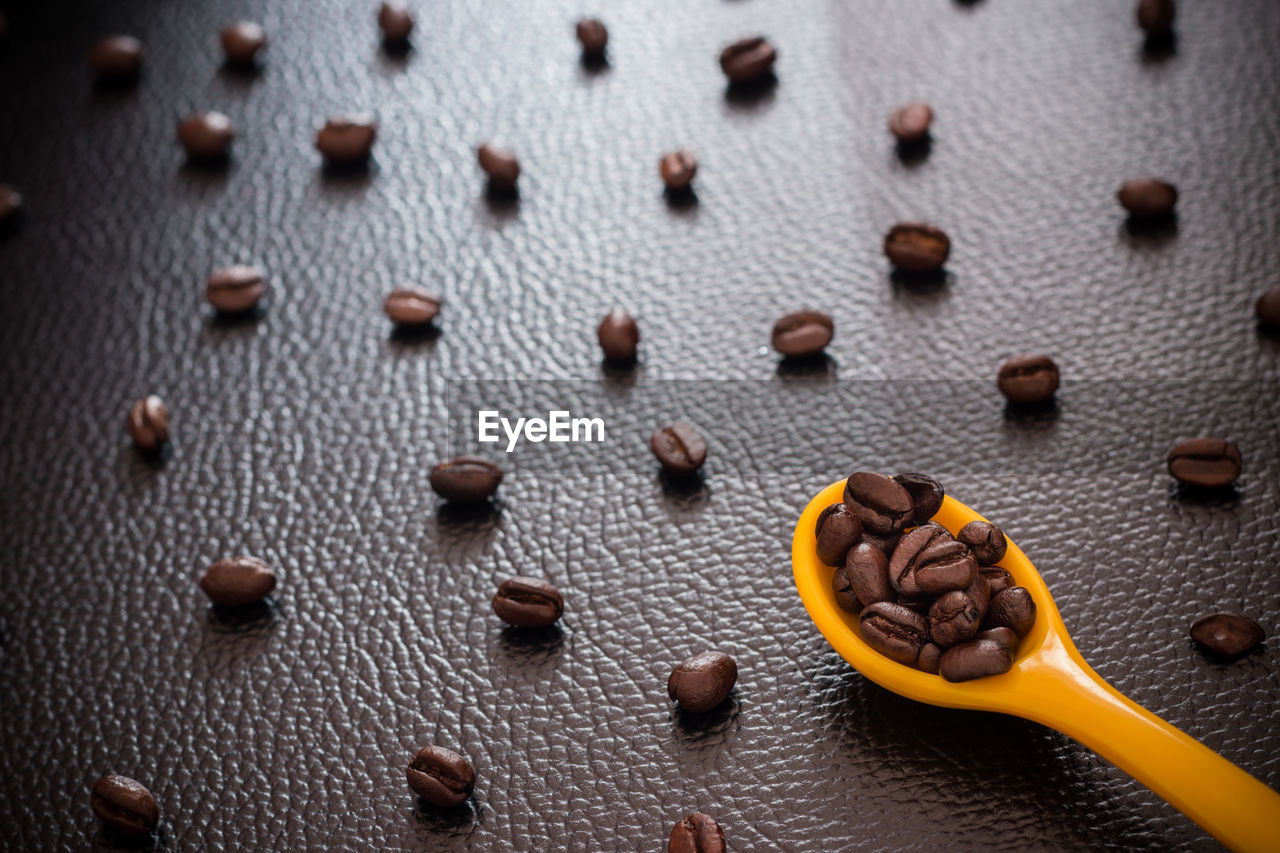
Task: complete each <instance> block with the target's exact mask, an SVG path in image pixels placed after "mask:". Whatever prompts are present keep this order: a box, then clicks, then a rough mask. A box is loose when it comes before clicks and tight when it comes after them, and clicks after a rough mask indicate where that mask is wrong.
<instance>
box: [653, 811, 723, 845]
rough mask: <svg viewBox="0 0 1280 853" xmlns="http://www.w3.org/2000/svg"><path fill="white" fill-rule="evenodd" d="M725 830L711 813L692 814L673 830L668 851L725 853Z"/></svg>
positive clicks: (668, 843)
mask: <svg viewBox="0 0 1280 853" xmlns="http://www.w3.org/2000/svg"><path fill="white" fill-rule="evenodd" d="M725 849H726V848H725V846H724V831H723V830H721V829H720V824H718V823H716V819H715V818H713V817H711V816H710V815H705V814H702V813H701V812H699V813H697V814H691V815H689V816H688V817H686V818H685V819H684V820H682V821H680V822H679V823H677V824H676V825H675V828H673V829H672V830H671V839H670V840H669V841H668V842H667V853H725Z"/></svg>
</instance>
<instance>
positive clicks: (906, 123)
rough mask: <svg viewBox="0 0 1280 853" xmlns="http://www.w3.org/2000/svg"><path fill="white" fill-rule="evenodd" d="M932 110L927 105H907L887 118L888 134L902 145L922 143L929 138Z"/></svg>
mask: <svg viewBox="0 0 1280 853" xmlns="http://www.w3.org/2000/svg"><path fill="white" fill-rule="evenodd" d="M932 123H933V110H932V109H931V108H930V107H929V105H928V104H908V105H906V106H905V107H899V108H898V109H896V110H894V111H893V114H892V115H890V116H889V132H890V133H892V134H893V135H894V136H895V137H897V139H898V141H899V142H901V143H902V144H903V145H913V144H915V143H917V142H923V141H924V140H925V139H926V138H927V137H928V136H929V125H931V124H932Z"/></svg>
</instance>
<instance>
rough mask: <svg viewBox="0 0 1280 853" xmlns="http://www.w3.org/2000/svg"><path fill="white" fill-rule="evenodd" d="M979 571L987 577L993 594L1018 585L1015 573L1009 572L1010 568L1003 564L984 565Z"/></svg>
mask: <svg viewBox="0 0 1280 853" xmlns="http://www.w3.org/2000/svg"><path fill="white" fill-rule="evenodd" d="M978 571H979V572H980V573H981V575H982V576H983V577H984V578H985V579H986V581H987V586H988V587H989V588H990V589H991V594H992V595H995V594H996V593H997V592H1000V591H1001V590H1005V589H1008V588H1009V587H1011V586H1017V584H1015V583H1014V582H1013V575H1011V574H1009V571H1008V569H1005V568H1003V567H1002V566H982V567H980V568H979V570H978Z"/></svg>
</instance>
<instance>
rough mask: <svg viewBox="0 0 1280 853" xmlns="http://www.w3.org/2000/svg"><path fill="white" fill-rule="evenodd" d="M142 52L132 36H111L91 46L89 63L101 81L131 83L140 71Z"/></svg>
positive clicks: (139, 43) (138, 42)
mask: <svg viewBox="0 0 1280 853" xmlns="http://www.w3.org/2000/svg"><path fill="white" fill-rule="evenodd" d="M142 54H143V50H142V42H140V41H138V40H137V39H136V38H134V37H133V36H111V37H109V38H104V39H103V40H102V41H100V42H98V43H97V44H95V45H94V46H93V50H92V51H91V52H90V53H89V65H90V66H91V67H92V68H93V73H94V74H96V75H97V77H98V80H99V81H100V82H102V83H132V82H133V81H135V80H137V79H138V75H139V74H140V73H141V72H142Z"/></svg>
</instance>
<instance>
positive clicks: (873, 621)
mask: <svg viewBox="0 0 1280 853" xmlns="http://www.w3.org/2000/svg"><path fill="white" fill-rule="evenodd" d="M858 635H859V636H860V637H862V639H863V641H864V642H865V643H866V644H867V645H868V646H870V647H871V648H873V649H875V650H876V651H878V652H879V653H880V654H882V655H884V656H885V657H887V658H891V659H893V660H896V661H897V662H898V663H903V664H906V665H907V666H915V665H916V660H917V659H918V658H919V656H920V650H921V649H922V648H924V646H925V644H926V643H928V642H929V622H928V620H927V619H925V618H924V617H923V616H921V615H920V614H919V613H917V612H915V611H914V610H912V609H910V608H909V607H904V606H903V605H901V604H894V603H893V602H890V601H877V602H876V603H875V604H869V605H867V607H866V608H865V609H864V610H863V611H862V615H861V616H860V617H858Z"/></svg>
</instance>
